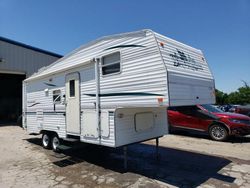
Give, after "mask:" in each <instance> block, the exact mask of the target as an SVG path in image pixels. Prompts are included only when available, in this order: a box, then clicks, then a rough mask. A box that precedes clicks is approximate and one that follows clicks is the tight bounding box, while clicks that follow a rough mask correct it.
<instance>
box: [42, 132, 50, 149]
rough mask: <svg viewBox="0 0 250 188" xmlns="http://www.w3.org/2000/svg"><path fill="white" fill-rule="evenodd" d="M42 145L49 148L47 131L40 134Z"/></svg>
mask: <svg viewBox="0 0 250 188" xmlns="http://www.w3.org/2000/svg"><path fill="white" fill-rule="evenodd" d="M42 145H43V147H44V148H45V149H50V148H51V136H50V134H48V133H47V132H45V133H43V136H42Z"/></svg>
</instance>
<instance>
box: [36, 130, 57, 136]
mask: <svg viewBox="0 0 250 188" xmlns="http://www.w3.org/2000/svg"><path fill="white" fill-rule="evenodd" d="M44 133H48V134H49V135H52V134H56V135H58V134H57V133H56V132H54V131H47V130H41V131H40V134H44Z"/></svg>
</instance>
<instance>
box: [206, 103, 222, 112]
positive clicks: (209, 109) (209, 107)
mask: <svg viewBox="0 0 250 188" xmlns="http://www.w3.org/2000/svg"><path fill="white" fill-rule="evenodd" d="M201 106H202V107H203V108H205V109H206V110H207V111H209V112H217V113H219V112H223V111H222V110H220V109H219V108H216V107H215V106H212V105H210V104H203V105H201Z"/></svg>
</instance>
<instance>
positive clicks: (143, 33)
mask: <svg viewBox="0 0 250 188" xmlns="http://www.w3.org/2000/svg"><path fill="white" fill-rule="evenodd" d="M147 32H151V33H155V32H154V31H152V30H150V29H143V30H139V31H134V32H127V33H120V34H114V35H108V36H103V37H100V38H98V39H96V40H94V41H91V42H89V43H87V44H84V45H82V46H80V47H79V48H76V49H75V50H73V51H71V52H70V53H68V54H66V55H65V56H63V57H62V58H60V59H58V60H57V61H55V62H54V63H52V64H50V65H49V66H46V67H43V68H41V69H39V70H38V72H36V73H34V74H33V75H31V76H30V77H29V78H27V79H26V80H25V81H30V80H33V79H38V78H40V77H43V76H46V75H50V73H48V74H47V73H44V72H45V71H46V70H49V69H50V68H51V67H53V66H54V65H55V64H57V63H60V62H61V61H63V60H65V59H67V58H68V57H70V56H72V55H73V54H75V53H77V52H79V51H81V50H83V49H85V48H87V47H89V46H92V45H94V44H96V43H99V42H101V41H105V40H110V39H118V38H124V37H146V33H147ZM164 37H166V36H164ZM167 38H168V37H167ZM168 39H169V40H170V41H173V42H176V43H179V44H180V45H184V46H186V47H188V48H190V49H193V50H198V51H200V50H199V49H196V48H193V47H191V46H188V45H186V44H184V43H181V42H178V41H176V40H173V39H171V38H168ZM43 73H44V74H43Z"/></svg>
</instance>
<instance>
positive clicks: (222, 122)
mask: <svg viewBox="0 0 250 188" xmlns="http://www.w3.org/2000/svg"><path fill="white" fill-rule="evenodd" d="M168 121H169V125H170V127H169V128H170V130H175V129H178V128H181V129H190V130H196V131H202V132H206V133H208V134H209V135H210V137H211V138H212V139H214V140H217V141H223V140H226V139H227V138H228V136H230V135H241V136H245V135H248V134H250V117H248V116H245V115H242V114H236V113H226V112H223V111H222V110H220V109H218V108H216V107H214V106H212V105H196V106H181V107H169V108H168Z"/></svg>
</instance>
